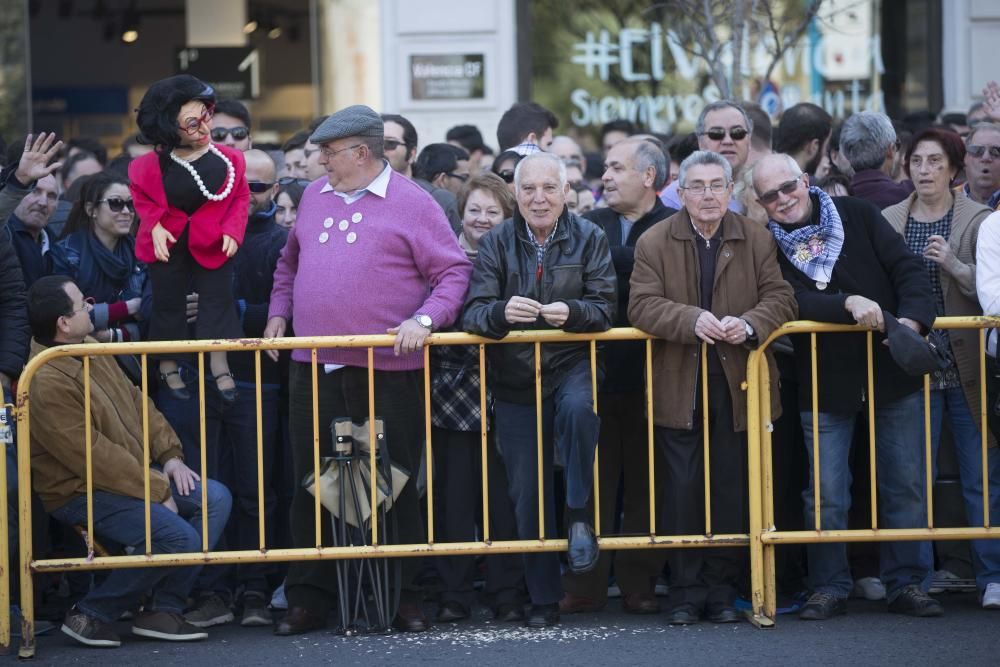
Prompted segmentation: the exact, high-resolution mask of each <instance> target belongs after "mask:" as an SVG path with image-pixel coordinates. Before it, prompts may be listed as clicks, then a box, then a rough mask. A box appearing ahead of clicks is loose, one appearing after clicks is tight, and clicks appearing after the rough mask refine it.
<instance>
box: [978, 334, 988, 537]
mask: <svg viewBox="0 0 1000 667" xmlns="http://www.w3.org/2000/svg"><path fill="white" fill-rule="evenodd" d="M989 428H990V426H989V423H988V422H987V420H986V329H982V328H981V329H979V438H980V447H981V448H982V464H981V465H982V466H983V527H984V528H989V527H990V469H989V457H988V454H987V448H988V447H989V432H990V431H989Z"/></svg>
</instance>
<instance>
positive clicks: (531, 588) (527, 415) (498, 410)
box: [495, 361, 600, 605]
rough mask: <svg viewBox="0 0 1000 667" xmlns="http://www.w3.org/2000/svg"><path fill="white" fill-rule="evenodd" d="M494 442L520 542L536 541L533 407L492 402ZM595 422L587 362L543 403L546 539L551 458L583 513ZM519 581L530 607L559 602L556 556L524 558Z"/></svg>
mask: <svg viewBox="0 0 1000 667" xmlns="http://www.w3.org/2000/svg"><path fill="white" fill-rule="evenodd" d="M495 414H496V438H497V446H498V447H499V448H500V455H501V456H502V457H503V461H504V466H505V467H506V469H507V476H508V478H509V482H510V485H509V493H510V499H511V502H512V503H513V504H514V516H515V517H516V519H517V535H518V537H519V538H520V539H522V540H537V539H538V458H537V457H538V439H537V437H536V429H535V405H534V404H528V405H522V404H518V403H507V402H505V401H497V402H496V405H495ZM599 432H600V419H599V418H598V417H597V415H596V414H594V402H593V397H592V395H591V381H590V363H589V362H587V361H581V362H580V363H579V364H577V365H576V366H575V367H573V368H572V369H571V370H570V371H569V372H567V373H566V375H565V376H564V378H563V381H562V382H561V383H559V385H558V386H557V387H556V388H555V390H554V391H553V392H552V394H551V395H550V396H549V397H548V398H547V399H545V400H544V401H543V402H542V479H543V480H544V492H545V499H544V502H545V537H546V538H554V537H555V536H556V533H557V526H556V518H555V494H554V493H553V492H552V487H553V483H554V479H553V472H552V465H553V459H554V458H555V459H556V460H558V461H559V462H560V463H561V464H562V465H563V467H564V475H565V478H566V505H567V506H568V507H569V508H570V509H584V508H586V507H587V502H588V501H589V500H590V492H591V490H592V487H593V485H594V477H593V466H594V451H595V450H596V448H597V438H598V434H599ZM524 577H525V580H526V582H527V584H528V594H529V595H530V596H531V602H532V604H536V605H543V604H555V603H557V602H559V600H560V599H561V598H562V595H563V590H562V582H561V580H560V572H559V554H556V553H552V552H546V553H534V554H524Z"/></svg>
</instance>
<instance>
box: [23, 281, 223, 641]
mask: <svg viewBox="0 0 1000 667" xmlns="http://www.w3.org/2000/svg"><path fill="white" fill-rule="evenodd" d="M91 308H92V306H91V305H90V303H88V302H87V301H86V300H85V299H84V298H83V294H82V293H81V292H80V289H79V288H78V287H77V286H76V283H74V282H73V281H72V280H70V279H69V278H67V277H65V276H48V277H45V278H42V279H40V280H38V281H37V282H36V283H35V284H34V285H33V286H32V288H31V290H30V291H29V292H28V317H29V320H30V323H31V332H32V336H33V339H32V341H31V356H32V357H35V356H37V355H39V354H41V353H42V352H44V351H45V350H46V349H47V348H50V347H53V346H57V345H64V344H69V343H83V342H85V341H87V342H93V339H91V338H88V337H87V336H88V334H89V333H90V332H91V331H93V328H94V327H93V324H92V323H91V319H90V311H91ZM84 380H85V376H84V371H83V363H82V361H81V360H80V358H78V357H61V358H57V359H53V360H52V361H51V362H49V363H47V364H45V365H44V366H43V367H42V368H41V369H39V371H38V372H37V373H36V374H35V376H34V379H33V380H32V381H31V387H30V389H29V399H30V405H31V417H30V425H31V472H32V484H33V486H34V490H35V491H36V492H37V493H38V495H39V497H40V498H41V500H42V504H43V505H44V506H45V510H46V511H47V512H49V513H50V514H51V515H52V516H54V517H55V518H56V519H58V520H59V521H61V522H63V523H66V524H68V525H71V526H73V525H79V526H86V525H87V466H86V448H85V442H86V440H85V437H86V436H85V430H84V429H85V424H86V422H85V419H86V415H85V414H84ZM90 387H91V389H90V420H91V429H92V445H91V469H92V476H93V477H92V479H93V513H94V514H93V516H94V526H93V530H94V533H95V535H96V537H98V538H100V539H102V540H106V541H108V542H114V543H115V544H119V545H122V546H123V547H126V548H127V547H131V548H132V549H134V551H135V553H144V552H145V551H146V533H145V501H144V497H145V482H144V478H145V475H146V473H148V474H149V496H150V508H149V515H150V525H151V529H150V535H151V540H152V544H151V545H150V548H151V552H152V553H191V552H198V551H201V550H202V535H201V526H202V518H201V517H202V509H203V508H202V504H201V481H200V479H199V477H198V475H197V474H196V473H195V472H194V471H192V470H191V469H190V468H188V467H187V466H186V465H185V464H184V460H183V454H182V453H181V443H180V441H179V440H178V438H177V435H176V434H175V433H174V431H173V430H172V429H171V428H170V425H169V424H167V422H166V420H165V419H164V418H163V416H162V415H161V414H160V413H159V412H157V410H156V409H155V408H154V407H153V406H152V405H150V406H149V454H150V461H151V462H153V466H154V467H151V468H150V469H148V470H146V469H144V466H143V397H142V393H141V392H140V391H139V390H138V389H136V388H135V386H134V385H133V384H132V383H131V382H130V381H129V380H128V379H127V378H126V377H125V375H124V374H123V373H122V371H121V369H119V367H118V365H117V364H116V363H115V360H114V358H112V357H91V360H90ZM207 485H208V486H207V489H206V491H207V496H208V500H207V503H208V504H207V506H206V507H205V508H204V510H205V511H206V512H207V513H208V547H209V549H211V548H212V547H213V546H214V545H215V543H216V541H217V540H218V538H219V535H220V534H221V532H222V529H223V528H224V527H225V525H226V521H227V520H228V518H229V510H230V508H231V506H232V498H231V497H230V495H229V491H228V490H227V489H226V487H224V486H223V485H221V484H219V483H218V482H214V481H211V480H209V481H207ZM200 569H201V568H200V567H193V566H192V567H149V568H138V569H131V568H127V569H119V570H112V571H111V573H110V574H109V576H108V577H107V578H106V579H105V580H104V581H103V582H101V583H100V584H99V585H97V586H96V587H95V588H93V589H92V590H91V591H90V592H89V593H87V595H86V596H85V597H84V598H83V599H82V600H80V602H79V603H77V605H76V606H75V607H73V608H72V609H71V610H70V611H69V612H67V614H66V620H65V622H64V624H63V626H62V631H63V632H64V633H66V634H67V635H69V636H70V637H72V638H73V639H75V640H77V641H78V642H80V643H82V644H85V645H87V646H101V647H109V646H110V647H115V646H119V645H120V644H121V641H120V639H119V638H118V635H117V634H115V631H114V629H113V626H112V624H113V623H114V622H115V621H117V620H118V618H119V617H121V615H122V614H123V613H124V612H125V611H127V610H129V609H132V608H134V607H135V606H136V605H137V604H138V602H139V598H140V596H141V595H143V594H144V593H146V592H147V591H150V590H152V591H153V596H152V601H151V603H150V604H148V605H147V606H146V609H145V611H143V612H142V613H140V614H138V615H137V616H136V617H135V619H134V620H133V622H132V633H133V634H136V635H140V636H143V637H148V638H153V639H165V640H169V641H190V640H195V639H204V638H205V637H207V635H206V634H205V632H204V631H202V630H200V629H199V628H196V627H194V626H192V625H190V624H188V623H186V622H185V621H184V617H183V616H182V615H181V614H182V613H183V612H184V605H185V603H186V599H187V595H188V593H189V592H190V590H191V586H192V585H193V584H194V581H195V578H196V577H197V576H198V572H199V570H200Z"/></svg>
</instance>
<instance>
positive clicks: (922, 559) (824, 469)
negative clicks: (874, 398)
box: [801, 392, 933, 601]
mask: <svg viewBox="0 0 1000 667" xmlns="http://www.w3.org/2000/svg"><path fill="white" fill-rule="evenodd" d="M922 403H923V397H922V394H921V393H920V392H916V393H913V394H911V395H909V396H906V397H904V398H901V399H899V400H897V401H895V402H893V403H890V404H889V405H882V406H880V405H879V404H878V403H876V404H875V457H876V479H877V484H878V505H879V525H880V526H881V527H882V528H925V527H926V526H927V501H926V493H925V489H924V473H925V470H924V458H925V457H924V440H923V438H922V437H921V436H922V435H923V420H922V418H921V417H922V415H923V409H922V408H923V406H922ZM801 417H802V430H803V432H804V434H805V445H806V454H807V456H808V457H809V468H810V474H809V487H808V488H807V489H806V490H805V491H804V492H803V493H802V498H803V500H804V501H805V521H806V529H807V530H809V529H810V528H812V527H813V526H814V525H815V521H814V518H813V473H812V470H813V468H812V466H813V432H812V429H813V413H812V412H806V411H803V412H802V413H801ZM856 417H857V414H855V413H832V412H821V413H819V414H818V418H819V419H818V421H819V438H820V446H819V453H820V507H821V516H820V521H821V524H822V525H821V528H822V529H824V530H844V529H846V528H847V512H848V510H849V509H850V507H851V471H850V466H849V465H848V455H849V454H850V449H851V435H852V433H853V431H854V420H855V419H856ZM926 544H927V543H926V542H882V543H881V544H880V545H879V548H880V561H881V577H882V582H883V583H884V584H885V587H886V592H887V596H888V599H889V600H890V601H892V600H893V599H894V598H895V597H896V596H897V595H898V594H899V593H900V592H901V591H902V590H903V588H905V587H906V586H910V585H917V586H920V587H921V588H922V589H923V590H924V591H926V590H927V588H928V587H929V585H930V577H931V571H932V569H933V559H932V558H931V557H930V556H931V550H930V549H929V548H927V546H926ZM808 554H809V586H810V588H812V590H814V591H816V592H821V593H831V594H833V595H835V596H837V597H839V598H846V597H847V596H848V595H849V594H850V592H851V587H852V584H853V582H852V580H851V570H850V566H849V565H848V561H847V545H846V544H843V543H840V544H810V545H809V547H808Z"/></svg>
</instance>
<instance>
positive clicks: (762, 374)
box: [757, 353, 778, 619]
mask: <svg viewBox="0 0 1000 667" xmlns="http://www.w3.org/2000/svg"><path fill="white" fill-rule="evenodd" d="M757 383H758V385H759V386H760V411H761V419H760V424H761V431H760V437H761V463H762V465H761V468H762V477H763V479H762V480H761V495H762V498H763V503H762V507H761V512H762V516H761V532H762V533H763V531H765V530H773V529H774V467H773V466H774V458H773V455H772V450H771V431H772V430H773V429H772V423H771V416H772V415H771V370H770V368H769V367H768V364H767V357H766V356H765V355H764V354H763V353H761V355H760V359H758V361H757ZM774 554H775V546H774V545H773V544H765V545H764V573H763V578H764V614H765V615H766V616H767V617H768V618H770V619H774V617H775V616H776V615H777V614H778V591H777V588H778V586H777V575H776V573H775V559H774Z"/></svg>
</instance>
